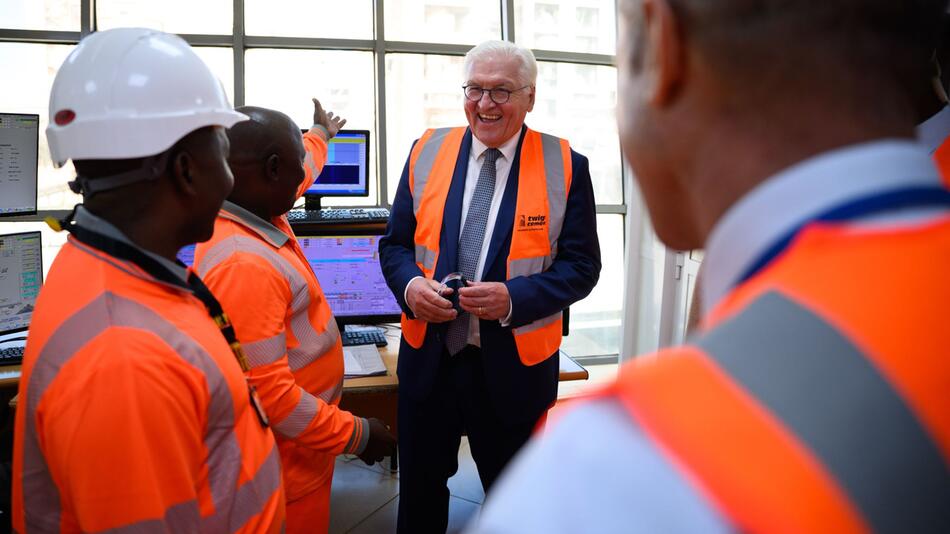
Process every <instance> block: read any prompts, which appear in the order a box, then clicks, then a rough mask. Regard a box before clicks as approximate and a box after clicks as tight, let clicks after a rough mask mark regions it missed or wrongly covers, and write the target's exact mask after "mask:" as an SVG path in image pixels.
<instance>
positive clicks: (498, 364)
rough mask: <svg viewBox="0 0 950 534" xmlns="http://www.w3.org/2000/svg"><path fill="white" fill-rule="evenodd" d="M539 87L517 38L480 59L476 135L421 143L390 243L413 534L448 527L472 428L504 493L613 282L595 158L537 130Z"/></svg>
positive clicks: (472, 64) (407, 520)
mask: <svg viewBox="0 0 950 534" xmlns="http://www.w3.org/2000/svg"><path fill="white" fill-rule="evenodd" d="M536 78H537V64H536V62H535V59H534V55H533V54H532V53H531V52H530V51H529V50H527V49H525V48H522V47H519V46H516V45H514V44H511V43H508V42H503V41H489V42H486V43H482V44H481V45H479V46H476V47H475V48H473V49H472V50H470V51H469V52H468V54H466V56H465V82H464V87H463V91H464V97H465V100H464V102H465V115H466V117H467V118H468V127H467V128H465V127H458V128H442V129H436V130H428V131H426V132H425V133H424V134H423V135H422V137H421V138H420V139H419V140H418V141H417V142H416V143H415V145H414V146H413V148H412V151H411V153H410V155H409V159H408V161H407V163H406V167H405V170H404V171H403V175H402V178H401V180H400V182H399V188H398V190H397V191H396V197H395V200H394V202H393V207H392V215H391V218H390V220H389V225H388V228H387V233H386V236H385V237H384V238H383V239H382V240H380V261H381V264H382V268H383V273H384V274H385V276H386V280H387V283H388V284H389V287H390V288H391V289H392V291H393V293H394V294H395V295H396V298H397V300H398V301H399V304H400V306H401V307H402V309H403V312H404V315H403V318H402V341H401V344H400V349H399V365H398V374H399V440H400V447H399V453H400V460H401V462H400V465H401V473H400V477H399V491H400V493H399V515H398V531H399V532H404V533H409V532H412V533H416V532H444V531H445V529H446V525H447V521H448V504H449V491H448V488H447V487H446V481H447V480H448V478H449V477H451V476H452V474H453V473H455V471H456V470H457V469H458V464H457V458H458V448H459V443H460V439H461V436H462V434H463V433H465V434H467V435H468V440H469V444H470V445H471V450H472V456H473V458H474V460H475V463H476V465H477V467H478V474H479V477H480V478H481V481H482V485H483V487H484V488H485V490H486V491H488V490H489V489H490V487H491V485H492V483H493V482H494V480H495V478H496V477H497V476H498V473H499V472H500V471H501V470H502V469H503V468H504V466H505V465H506V464H507V463H508V460H509V459H510V458H511V457H512V456H513V455H514V453H515V452H516V451H517V450H518V449H519V448H520V447H521V445H522V444H523V443H524V442H525V441H526V440H527V439H528V437H529V436H530V434H531V431H532V429H533V428H534V427H535V425H536V424H538V422H539V420H543V416H544V414H545V413H546V411H547V409H548V408H549V407H550V406H551V405H552V404H553V402H554V400H555V397H556V394H557V380H558V347H559V346H560V342H561V331H562V318H561V315H562V310H564V309H565V308H567V307H568V306H570V305H571V304H572V303H574V302H576V301H578V300H580V299H582V298H584V297H585V296H587V294H588V293H590V291H591V289H593V287H594V285H596V283H597V278H598V276H599V274H600V266H601V264H600V249H599V245H598V242H597V232H596V211H595V205H594V195H593V189H592V186H591V180H590V174H589V171H588V163H587V158H585V157H584V156H581V155H580V154H578V153H577V152H574V151H573V150H571V149H570V146H569V144H568V142H567V141H566V140H563V139H558V138H557V137H554V136H551V135H547V134H542V133H539V132H536V131H533V130H531V129H530V128H527V127H526V126H525V124H524V120H525V115H526V114H527V113H528V112H529V111H531V109H532V108H533V106H534V101H535V80H536ZM453 272H457V273H460V276H464V278H465V279H466V280H468V285H467V286H465V287H460V289H459V291H458V294H457V295H456V296H455V297H456V298H457V301H458V308H457V309H456V308H453V303H452V302H450V300H449V297H451V296H452V291H450V290H441V284H440V281H441V280H443V279H444V278H445V277H446V276H447V275H449V274H451V273H453ZM456 283H457V284H458V283H459V282H456ZM462 285H464V284H462ZM440 290H441V291H440Z"/></svg>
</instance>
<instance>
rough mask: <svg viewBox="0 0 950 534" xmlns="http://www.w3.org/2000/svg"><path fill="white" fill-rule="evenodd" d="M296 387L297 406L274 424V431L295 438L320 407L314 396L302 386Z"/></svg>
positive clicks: (308, 424)
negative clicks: (298, 396) (298, 395)
mask: <svg viewBox="0 0 950 534" xmlns="http://www.w3.org/2000/svg"><path fill="white" fill-rule="evenodd" d="M298 389H300V400H299V401H297V406H295V407H294V409H293V411H291V412H290V415H288V416H287V417H286V418H284V420H283V421H281V422H279V423H277V424H275V425H274V431H275V432H277V433H278V434H280V435H281V436H284V437H285V438H289V439H294V438H296V437H297V436H299V435H300V433H301V432H303V431H304V430H306V429H307V427H308V426H310V423H311V422H312V421H313V418H314V417H316V416H317V411H318V410H319V409H320V407H319V405H318V404H317V399H316V397H314V396H313V395H311V394H310V393H307V392H306V391H304V389H303V388H299V387H298Z"/></svg>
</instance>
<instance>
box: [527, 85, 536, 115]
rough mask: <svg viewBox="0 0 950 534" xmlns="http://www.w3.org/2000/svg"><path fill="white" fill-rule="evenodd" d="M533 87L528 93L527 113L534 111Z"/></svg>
mask: <svg viewBox="0 0 950 534" xmlns="http://www.w3.org/2000/svg"><path fill="white" fill-rule="evenodd" d="M535 94H536V93H535V87H534V86H533V85H532V86H531V89H530V90H529V92H528V111H533V110H534V97H535Z"/></svg>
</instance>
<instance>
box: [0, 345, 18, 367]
mask: <svg viewBox="0 0 950 534" xmlns="http://www.w3.org/2000/svg"><path fill="white" fill-rule="evenodd" d="M21 363H23V347H10V348H7V349H0V365H20V364H21Z"/></svg>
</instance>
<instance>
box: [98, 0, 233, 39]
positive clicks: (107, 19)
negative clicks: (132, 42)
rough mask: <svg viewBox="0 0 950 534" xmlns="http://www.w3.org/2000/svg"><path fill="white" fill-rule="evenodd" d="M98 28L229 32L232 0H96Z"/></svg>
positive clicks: (226, 33) (231, 19)
mask: <svg viewBox="0 0 950 534" xmlns="http://www.w3.org/2000/svg"><path fill="white" fill-rule="evenodd" d="M95 6H96V21H97V24H98V27H99V29H100V30H108V29H110V28H119V27H127V26H139V27H145V28H154V29H156V30H162V31H165V32H169V33H203V34H218V35H222V34H223V35H231V32H232V31H233V29H234V28H233V26H234V2H233V1H232V0H201V1H200V2H196V1H194V0H162V1H161V2H156V1H155V0H97V1H96V3H95Z"/></svg>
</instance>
